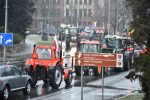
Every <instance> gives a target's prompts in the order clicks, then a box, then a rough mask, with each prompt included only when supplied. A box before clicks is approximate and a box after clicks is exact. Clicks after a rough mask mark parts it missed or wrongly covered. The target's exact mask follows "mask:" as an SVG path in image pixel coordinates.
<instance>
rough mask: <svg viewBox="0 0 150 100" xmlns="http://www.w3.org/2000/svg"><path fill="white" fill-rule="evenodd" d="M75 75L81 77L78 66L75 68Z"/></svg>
mask: <svg viewBox="0 0 150 100" xmlns="http://www.w3.org/2000/svg"><path fill="white" fill-rule="evenodd" d="M75 73H76V75H81V67H80V66H75Z"/></svg>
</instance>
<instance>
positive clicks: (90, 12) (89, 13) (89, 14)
mask: <svg viewBox="0 0 150 100" xmlns="http://www.w3.org/2000/svg"><path fill="white" fill-rule="evenodd" d="M88 16H90V17H91V16H92V11H91V9H89V10H88Z"/></svg>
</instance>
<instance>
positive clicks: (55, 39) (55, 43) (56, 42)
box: [54, 35, 59, 52]
mask: <svg viewBox="0 0 150 100" xmlns="http://www.w3.org/2000/svg"><path fill="white" fill-rule="evenodd" d="M54 47H55V50H56V52H58V50H59V45H58V41H57V36H56V35H55V37H54Z"/></svg>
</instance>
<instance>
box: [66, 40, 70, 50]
mask: <svg viewBox="0 0 150 100" xmlns="http://www.w3.org/2000/svg"><path fill="white" fill-rule="evenodd" d="M69 50H70V37H66V51H69Z"/></svg>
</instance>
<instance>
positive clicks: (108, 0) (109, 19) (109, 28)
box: [108, 0, 110, 35]
mask: <svg viewBox="0 0 150 100" xmlns="http://www.w3.org/2000/svg"><path fill="white" fill-rule="evenodd" d="M109 34H110V0H108V35H109Z"/></svg>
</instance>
